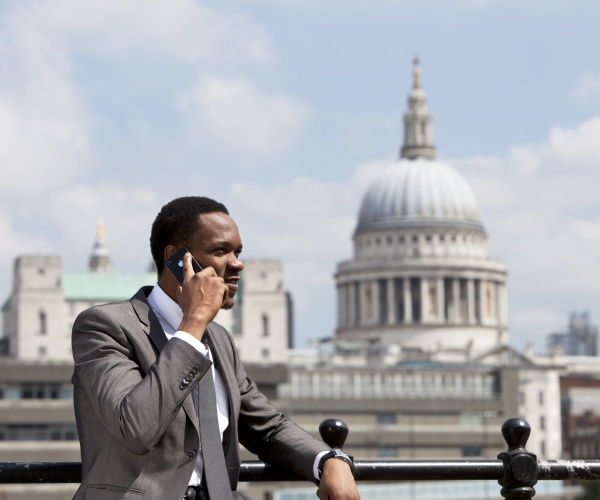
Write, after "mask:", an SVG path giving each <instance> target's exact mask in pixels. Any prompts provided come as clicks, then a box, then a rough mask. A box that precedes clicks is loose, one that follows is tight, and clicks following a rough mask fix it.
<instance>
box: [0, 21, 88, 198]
mask: <svg viewBox="0 0 600 500" xmlns="http://www.w3.org/2000/svg"><path fill="white" fill-rule="evenodd" d="M0 59H1V60H2V65H1V66H0V137H2V139H1V140H0V175H1V176H2V183H0V193H2V194H3V195H5V196H6V195H9V194H17V195H23V194H25V193H28V194H32V195H34V194H36V193H39V192H42V191H44V190H47V189H53V188H55V187H57V186H60V185H61V184H62V183H64V182H65V181H66V180H67V179H70V178H73V177H77V176H78V175H79V174H80V173H81V172H82V171H84V170H85V169H86V168H87V166H88V156H87V155H88V148H89V135H88V117H87V113H86V110H85V106H84V104H83V102H82V99H81V96H80V95H79V92H78V90H77V88H76V86H75V85H74V83H73V81H72V79H71V67H70V64H69V61H68V59H67V58H66V57H65V54H64V53H63V52H61V51H60V50H59V49H58V48H57V47H55V46H53V45H52V44H49V43H47V40H46V39H45V38H44V37H41V36H39V34H38V33H36V32H35V31H32V30H30V29H29V27H28V26H22V25H20V24H19V23H11V22H8V23H7V27H6V29H4V30H2V31H1V32H0Z"/></svg>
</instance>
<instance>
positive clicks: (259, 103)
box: [178, 75, 311, 161]
mask: <svg viewBox="0 0 600 500" xmlns="http://www.w3.org/2000/svg"><path fill="white" fill-rule="evenodd" d="M178 102H179V106H180V109H181V110H182V112H184V113H185V114H186V116H187V118H188V121H189V135H190V140H192V141H193V142H199V143H201V144H202V146H204V147H211V146H212V147H217V148H218V149H220V150H221V151H222V152H223V154H225V155H231V156H234V157H237V158H239V157H240V156H244V157H248V155H252V157H254V161H257V160H259V159H263V158H268V157H271V156H273V155H278V154H281V153H283V152H284V151H286V150H287V149H288V148H289V147H290V146H291V145H292V144H293V143H294V141H295V139H296V137H297V135H298V134H299V133H300V132H301V131H302V129H303V128H304V126H305V124H306V122H307V120H308V118H309V116H310V114H311V110H310V108H309V107H308V106H307V105H306V104H303V103H301V102H299V101H297V100H296V99H293V98H291V97H288V96H285V95H281V94H275V95H270V94H266V93H264V92H262V91H261V90H259V89H258V88H257V87H256V86H255V85H254V84H253V83H252V82H251V81H250V80H248V79H247V78H244V77H239V78H224V77H218V76H214V75H213V76H205V77H203V78H201V80H200V81H199V82H198V83H197V85H196V86H195V87H194V88H192V89H191V90H189V91H188V92H186V93H182V94H181V95H180V97H179V100H178Z"/></svg>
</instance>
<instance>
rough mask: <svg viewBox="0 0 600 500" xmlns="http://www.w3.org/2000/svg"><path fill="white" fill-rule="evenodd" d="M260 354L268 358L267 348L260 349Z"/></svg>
mask: <svg viewBox="0 0 600 500" xmlns="http://www.w3.org/2000/svg"><path fill="white" fill-rule="evenodd" d="M261 354H262V357H263V358H265V359H266V358H268V357H269V349H263V350H262V351H261Z"/></svg>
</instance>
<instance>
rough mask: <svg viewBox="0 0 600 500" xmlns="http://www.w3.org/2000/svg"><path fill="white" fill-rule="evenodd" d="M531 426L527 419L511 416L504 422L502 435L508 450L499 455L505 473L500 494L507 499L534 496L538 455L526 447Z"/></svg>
mask: <svg viewBox="0 0 600 500" xmlns="http://www.w3.org/2000/svg"><path fill="white" fill-rule="evenodd" d="M530 434H531V427H530V425H529V423H528V422H527V420H525V419H522V418H509V419H508V420H507V421H506V422H504V424H502V435H503V436H504V440H505V441H506V444H508V451H504V452H502V453H500V455H498V458H499V459H501V460H502V461H503V462H504V475H503V477H502V479H500V480H499V481H498V482H499V483H500V484H501V485H502V490H501V491H500V494H501V495H502V496H503V497H504V498H506V499H513V498H533V496H534V495H535V489H534V488H533V485H534V484H535V483H537V457H536V456H535V454H534V453H531V452H529V451H527V450H526V449H525V445H526V444H527V439H529V435H530Z"/></svg>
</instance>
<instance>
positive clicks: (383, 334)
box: [335, 59, 508, 359]
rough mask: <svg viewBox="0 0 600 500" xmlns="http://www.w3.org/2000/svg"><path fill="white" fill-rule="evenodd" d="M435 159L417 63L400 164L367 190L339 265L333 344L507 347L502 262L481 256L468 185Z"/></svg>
mask: <svg viewBox="0 0 600 500" xmlns="http://www.w3.org/2000/svg"><path fill="white" fill-rule="evenodd" d="M435 156H436V154H435V147H434V145H433V133H432V129H431V116H430V115H429V111H428V110H427V99H426V95H425V92H424V91H423V89H422V88H421V70H420V68H419V62H418V59H415V61H414V66H413V85H412V89H411V90H410V93H409V96H408V111H407V113H406V114H405V115H404V143H403V145H402V148H401V149H400V158H399V159H398V160H397V161H395V162H394V163H392V164H391V165H390V166H389V167H388V168H387V169H386V170H385V171H384V172H382V173H381V174H380V176H379V177H378V178H377V179H375V181H374V182H373V184H372V185H371V186H370V187H369V189H368V190H367V192H366V194H365V196H364V198H363V201H362V204H361V207H360V211H359V215H358V224H357V225H356V229H355V231H354V237H353V240H354V255H353V258H352V259H351V260H349V261H346V262H341V263H339V264H338V268H337V272H336V275H335V279H336V285H337V302H338V319H337V328H336V337H337V339H338V340H340V341H343V340H348V341H356V340H360V341H368V342H373V341H374V340H377V341H378V342H379V345H383V346H393V345H395V346H400V348H401V350H402V351H404V350H410V351H411V352H418V351H421V352H427V353H437V355H438V359H441V358H442V357H444V358H445V359H464V358H465V357H467V358H468V357H473V356H477V355H478V354H481V353H483V352H485V351H487V350H490V349H493V348H495V347H497V346H499V345H505V344H507V343H508V328H507V307H506V286H505V281H506V270H505V267H504V264H503V263H502V262H500V261H499V260H497V259H493V258H491V257H489V255H488V251H487V235H486V232H485V228H484V226H483V221H482V219H481V214H480V211H479V206H478V204H477V200H476V198H475V196H474V194H473V191H472V190H471V188H470V186H469V185H468V183H467V181H466V180H465V179H464V178H463V176H462V175H461V174H460V173H459V172H458V171H456V170H455V169H454V168H453V167H452V166H450V165H449V164H447V163H445V162H441V161H438V160H436V159H435Z"/></svg>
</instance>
